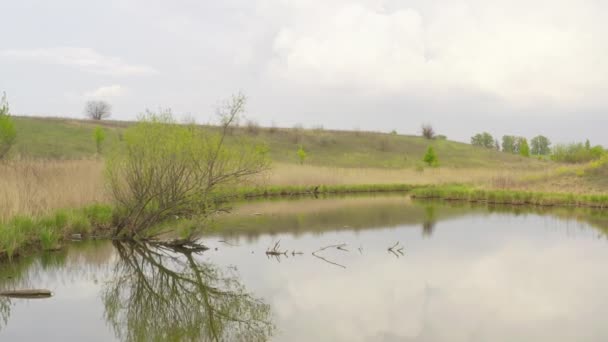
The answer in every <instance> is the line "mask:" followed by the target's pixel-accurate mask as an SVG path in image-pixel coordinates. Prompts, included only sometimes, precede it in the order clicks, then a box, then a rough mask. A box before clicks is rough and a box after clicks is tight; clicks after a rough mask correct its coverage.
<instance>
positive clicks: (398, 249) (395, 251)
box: [387, 241, 405, 258]
mask: <svg viewBox="0 0 608 342" xmlns="http://www.w3.org/2000/svg"><path fill="white" fill-rule="evenodd" d="M387 250H388V251H389V252H391V253H393V254H394V255H395V256H396V257H397V258H398V257H399V256H400V255H401V256H403V255H405V254H404V253H403V246H399V241H397V243H395V244H394V245H393V246H391V247H389V248H388V249H387Z"/></svg>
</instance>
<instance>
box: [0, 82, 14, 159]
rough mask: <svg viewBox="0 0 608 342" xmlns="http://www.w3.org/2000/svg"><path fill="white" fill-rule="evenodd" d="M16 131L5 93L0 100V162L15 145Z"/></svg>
mask: <svg viewBox="0 0 608 342" xmlns="http://www.w3.org/2000/svg"><path fill="white" fill-rule="evenodd" d="M16 139H17V131H16V130H15V123H14V122H13V119H12V118H11V114H10V110H9V106H8V101H7V99H6V93H3V95H2V99H0V160H2V159H4V158H5V157H6V156H7V155H8V152H9V151H10V149H11V148H12V147H13V145H15V141H16Z"/></svg>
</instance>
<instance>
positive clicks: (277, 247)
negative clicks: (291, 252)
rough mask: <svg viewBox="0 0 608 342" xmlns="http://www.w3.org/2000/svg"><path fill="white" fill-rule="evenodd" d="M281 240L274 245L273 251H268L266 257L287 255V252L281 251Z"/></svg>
mask: <svg viewBox="0 0 608 342" xmlns="http://www.w3.org/2000/svg"><path fill="white" fill-rule="evenodd" d="M280 248H281V240H279V241H277V242H276V243H275V244H274V247H272V249H270V248H269V249H268V250H266V255H271V256H278V255H287V251H286V250H285V251H281V250H280Z"/></svg>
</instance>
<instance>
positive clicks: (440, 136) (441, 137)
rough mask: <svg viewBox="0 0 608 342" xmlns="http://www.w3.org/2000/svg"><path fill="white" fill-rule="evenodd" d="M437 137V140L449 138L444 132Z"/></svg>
mask: <svg viewBox="0 0 608 342" xmlns="http://www.w3.org/2000/svg"><path fill="white" fill-rule="evenodd" d="M435 139H437V140H448V137H447V136H445V135H443V134H438V135H436V136H435Z"/></svg>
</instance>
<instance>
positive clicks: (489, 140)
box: [471, 132, 494, 148]
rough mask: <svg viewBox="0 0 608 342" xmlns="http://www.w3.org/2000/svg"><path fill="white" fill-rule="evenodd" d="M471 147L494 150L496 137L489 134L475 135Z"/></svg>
mask: <svg viewBox="0 0 608 342" xmlns="http://www.w3.org/2000/svg"><path fill="white" fill-rule="evenodd" d="M471 145H473V146H480V147H485V148H494V137H493V136H492V135H491V134H490V133H488V132H483V133H478V134H475V135H474V136H472V137H471Z"/></svg>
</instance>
